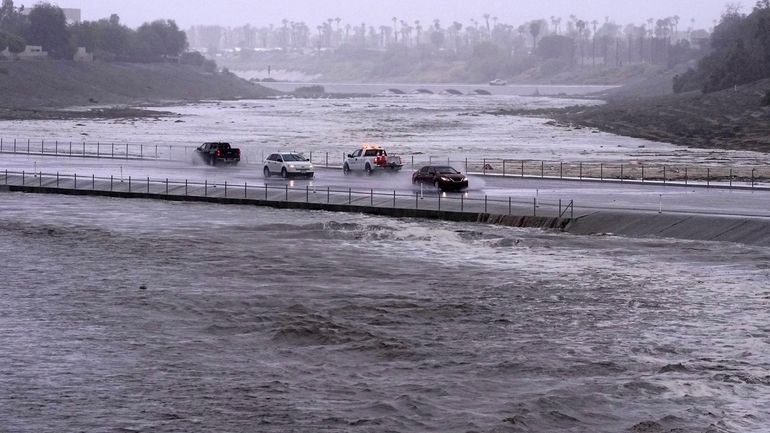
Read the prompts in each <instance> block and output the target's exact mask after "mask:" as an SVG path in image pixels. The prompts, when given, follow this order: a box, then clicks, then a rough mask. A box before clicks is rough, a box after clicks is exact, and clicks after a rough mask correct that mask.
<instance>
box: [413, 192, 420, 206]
mask: <svg viewBox="0 0 770 433" xmlns="http://www.w3.org/2000/svg"><path fill="white" fill-rule="evenodd" d="M419 208H420V194H419V193H418V192H417V191H415V192H414V209H415V210H417V209H419Z"/></svg>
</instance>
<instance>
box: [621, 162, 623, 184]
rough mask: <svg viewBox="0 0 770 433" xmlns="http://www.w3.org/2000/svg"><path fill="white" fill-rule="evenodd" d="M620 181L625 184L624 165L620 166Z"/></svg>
mask: <svg viewBox="0 0 770 433" xmlns="http://www.w3.org/2000/svg"><path fill="white" fill-rule="evenodd" d="M620 181H621V182H623V164H620Z"/></svg>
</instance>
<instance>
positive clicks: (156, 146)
mask: <svg viewBox="0 0 770 433" xmlns="http://www.w3.org/2000/svg"><path fill="white" fill-rule="evenodd" d="M169 153H170V152H169ZM155 159H158V145H157V144H156V145H155Z"/></svg>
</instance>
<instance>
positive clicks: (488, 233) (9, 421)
mask: <svg viewBox="0 0 770 433" xmlns="http://www.w3.org/2000/svg"><path fill="white" fill-rule="evenodd" d="M0 254H2V257H3V264H2V267H0V281H2V287H3V291H2V293H3V296H2V298H0V348H2V349H1V350H2V352H1V353H2V363H0V390H1V391H0V431H4V432H5V431H8V432H63V431H86V432H92V431H93V432H97V431H98V432H111V431H114V432H177V431H196V432H197V431H219V432H255V431H260V432H389V431H392V432H428V431H435V432H471V431H474V432H623V431H634V432H655V433H657V432H669V431H676V432H766V431H768V430H767V425H769V424H770V414H769V413H768V408H769V407H770V371H769V369H770V350H769V349H770V318H769V317H768V314H767V311H768V306H770V284H768V283H770V266H769V265H768V263H770V249H767V248H756V247H747V246H741V245H736V244H720V243H703V242H683V241H675V240H633V239H621V238H614V237H579V236H571V235H563V234H557V233H547V232H541V231H534V230H519V229H510V228H502V227H493V226H485V225H474V224H451V223H443V222H435V221H422V220H407V219H386V218H378V217H369V216H362V215H349V214H335V213H326V212H305V211H285V210H273V209H264V208H251V207H240V206H221V205H201V204H179V203H164V202H153V201H144V200H118V199H105V198H79V197H63V196H34V195H24V194H11V193H4V194H0Z"/></svg>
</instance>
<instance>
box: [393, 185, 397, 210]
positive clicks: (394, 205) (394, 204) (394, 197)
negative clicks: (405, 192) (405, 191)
mask: <svg viewBox="0 0 770 433" xmlns="http://www.w3.org/2000/svg"><path fill="white" fill-rule="evenodd" d="M393 207H394V208H395V207H396V190H395V189H394V190H393Z"/></svg>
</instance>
